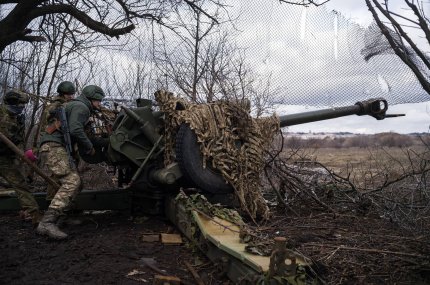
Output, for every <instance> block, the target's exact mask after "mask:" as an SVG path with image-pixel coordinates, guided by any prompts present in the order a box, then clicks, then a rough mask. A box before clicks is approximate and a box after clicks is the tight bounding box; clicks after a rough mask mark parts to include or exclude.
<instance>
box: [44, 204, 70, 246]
mask: <svg viewBox="0 0 430 285" xmlns="http://www.w3.org/2000/svg"><path fill="white" fill-rule="evenodd" d="M58 217H59V213H58V211H56V210H53V209H48V210H47V211H46V212H45V215H43V218H42V220H41V221H40V222H39V225H38V226H37V228H36V232H37V233H38V234H40V235H47V236H49V237H51V238H53V239H65V238H67V234H66V233H65V232H63V231H61V230H60V229H59V228H58V226H57V224H56V223H57V220H58Z"/></svg>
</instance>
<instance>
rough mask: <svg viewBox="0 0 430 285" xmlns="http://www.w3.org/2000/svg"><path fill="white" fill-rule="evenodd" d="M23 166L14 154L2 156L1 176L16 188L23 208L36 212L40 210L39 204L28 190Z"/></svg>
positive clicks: (0, 158)
mask: <svg viewBox="0 0 430 285" xmlns="http://www.w3.org/2000/svg"><path fill="white" fill-rule="evenodd" d="M21 166H22V165H21V163H20V161H19V160H18V159H17V158H16V157H15V156H13V155H8V156H0V176H1V177H2V178H4V179H5V180H6V182H7V183H9V184H10V185H11V186H12V188H13V190H15V192H16V195H17V196H18V200H19V203H20V205H21V208H22V209H24V210H26V211H27V212H28V213H30V214H32V213H36V212H38V211H39V205H38V204H37V202H36V199H35V198H34V196H33V194H31V193H30V192H29V191H28V186H27V183H26V182H25V178H24V175H23V174H22V169H21V168H22V167H21Z"/></svg>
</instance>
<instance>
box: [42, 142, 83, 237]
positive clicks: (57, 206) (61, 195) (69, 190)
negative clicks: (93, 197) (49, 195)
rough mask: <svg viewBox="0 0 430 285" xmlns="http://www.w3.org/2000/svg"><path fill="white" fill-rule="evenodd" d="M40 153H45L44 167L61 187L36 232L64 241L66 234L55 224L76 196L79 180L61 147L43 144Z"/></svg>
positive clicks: (64, 150)
mask: <svg viewBox="0 0 430 285" xmlns="http://www.w3.org/2000/svg"><path fill="white" fill-rule="evenodd" d="M40 151H41V152H45V153H46V166H47V168H48V169H49V170H50V171H51V172H52V174H53V175H54V176H55V177H56V178H57V179H58V181H59V182H60V185H61V187H60V188H59V189H58V191H57V193H56V194H55V196H54V198H53V199H52V201H51V204H50V205H49V208H48V210H47V211H46V212H45V215H44V217H43V219H42V221H41V223H40V224H39V226H38V228H37V232H38V233H40V234H46V235H48V236H50V237H52V238H56V239H64V238H66V237H67V234H66V233H64V232H62V231H61V230H60V229H59V228H58V226H57V225H56V222H57V221H58V218H59V217H60V216H61V215H62V214H63V212H64V210H65V209H67V207H68V206H69V205H70V203H71V201H72V200H73V199H74V198H75V197H76V195H77V194H78V192H79V186H80V184H81V179H80V177H79V175H78V173H77V171H76V170H72V169H71V168H70V165H69V159H68V155H67V152H66V149H65V148H64V147H63V146H61V145H55V144H44V145H42V147H41V149H40Z"/></svg>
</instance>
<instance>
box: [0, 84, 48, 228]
mask: <svg viewBox="0 0 430 285" xmlns="http://www.w3.org/2000/svg"><path fill="white" fill-rule="evenodd" d="M27 103H28V96H27V95H25V94H21V93H19V92H17V91H8V92H6V94H5V95H4V97H3V104H2V105H0V131H1V132H2V133H3V134H4V135H5V136H6V137H8V138H9V139H10V140H11V141H12V142H13V143H14V144H15V145H17V146H18V147H21V148H22V147H23V144H24V130H25V118H24V114H22V111H23V110H24V107H25V104H27ZM26 155H27V154H26ZM27 156H28V155H27ZM0 176H1V177H3V178H4V179H5V180H6V181H7V182H8V183H9V184H10V185H11V186H12V187H13V188H14V190H15V192H16V194H17V196H18V200H19V202H20V204H21V208H23V209H24V211H25V212H26V213H28V214H29V215H30V217H31V219H32V223H33V225H36V224H37V223H38V222H39V219H40V212H39V205H38V204H37V202H36V200H35V198H34V196H33V195H32V194H31V193H30V192H29V191H28V189H27V187H28V186H27V185H26V182H25V178H24V175H23V174H22V169H21V164H20V161H19V160H18V158H17V156H16V154H15V153H14V152H13V151H12V150H11V149H9V148H8V147H7V146H6V145H5V144H3V142H1V141H0Z"/></svg>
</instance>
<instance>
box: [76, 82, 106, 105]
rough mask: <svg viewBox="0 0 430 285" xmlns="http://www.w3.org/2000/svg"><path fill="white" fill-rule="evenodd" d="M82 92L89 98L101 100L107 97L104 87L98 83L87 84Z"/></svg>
mask: <svg viewBox="0 0 430 285" xmlns="http://www.w3.org/2000/svg"><path fill="white" fill-rule="evenodd" d="M82 94H83V95H84V96H85V97H86V98H87V99H89V100H98V101H101V100H103V98H104V97H105V93H104V92H103V89H101V88H100V87H98V86H97V85H88V86H85V87H84V89H82Z"/></svg>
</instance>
